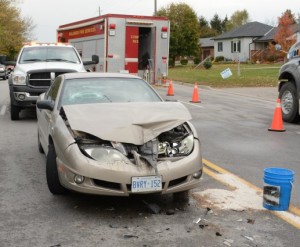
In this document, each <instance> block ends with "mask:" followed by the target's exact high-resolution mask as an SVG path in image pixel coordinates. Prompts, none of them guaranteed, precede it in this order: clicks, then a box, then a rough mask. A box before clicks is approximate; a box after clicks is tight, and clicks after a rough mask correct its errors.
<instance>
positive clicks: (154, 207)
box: [143, 201, 161, 214]
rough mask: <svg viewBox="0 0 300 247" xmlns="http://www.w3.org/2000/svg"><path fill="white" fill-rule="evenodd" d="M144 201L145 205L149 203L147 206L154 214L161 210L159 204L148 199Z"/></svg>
mask: <svg viewBox="0 0 300 247" xmlns="http://www.w3.org/2000/svg"><path fill="white" fill-rule="evenodd" d="M143 203H144V204H145V205H147V207H148V208H149V209H150V211H151V212H152V213H153V214H159V213H160V211H161V208H160V206H158V205H157V204H155V203H148V202H146V201H143Z"/></svg>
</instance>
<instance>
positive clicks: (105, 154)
mask: <svg viewBox="0 0 300 247" xmlns="http://www.w3.org/2000/svg"><path fill="white" fill-rule="evenodd" d="M81 150H83V151H84V154H86V155H87V156H88V157H90V158H92V159H94V160H97V161H99V162H101V163H104V164H117V163H119V164H120V163H126V164H130V163H131V162H130V161H129V159H128V158H127V157H126V156H124V155H123V154H122V153H121V152H120V151H118V150H116V149H114V148H111V147H101V146H81Z"/></svg>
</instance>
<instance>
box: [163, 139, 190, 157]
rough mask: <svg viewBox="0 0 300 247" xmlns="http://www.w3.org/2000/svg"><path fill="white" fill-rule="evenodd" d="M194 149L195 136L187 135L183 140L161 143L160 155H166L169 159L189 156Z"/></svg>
mask: <svg viewBox="0 0 300 247" xmlns="http://www.w3.org/2000/svg"><path fill="white" fill-rule="evenodd" d="M193 149H194V136H193V135H192V134H189V135H187V136H186V137H184V138H183V139H182V140H180V141H178V140H176V141H174V142H172V141H170V142H163V143H159V146H158V150H159V154H163V153H164V154H165V155H166V156H168V157H173V156H186V155H189V154H190V153H191V152H192V151H193Z"/></svg>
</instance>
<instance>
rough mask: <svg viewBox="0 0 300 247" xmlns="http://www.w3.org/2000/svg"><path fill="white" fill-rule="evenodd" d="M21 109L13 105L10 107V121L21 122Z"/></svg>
mask: <svg viewBox="0 0 300 247" xmlns="http://www.w3.org/2000/svg"><path fill="white" fill-rule="evenodd" d="M20 110H21V109H20V107H18V106H15V105H13V104H11V105H10V119H11V120H13V121H15V120H19V113H20Z"/></svg>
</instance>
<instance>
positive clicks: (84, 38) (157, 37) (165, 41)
mask: <svg viewBox="0 0 300 247" xmlns="http://www.w3.org/2000/svg"><path fill="white" fill-rule="evenodd" d="M57 39H58V42H67V43H70V44H72V45H73V46H75V47H76V49H77V50H78V52H79V54H81V56H82V59H83V60H84V59H85V58H90V57H91V56H92V55H94V54H95V55H98V56H99V64H97V65H92V66H90V67H89V68H87V69H88V70H90V71H98V72H127V73H131V74H136V75H138V76H140V77H142V78H144V79H146V80H147V81H149V82H150V83H157V82H160V80H161V79H162V78H163V77H166V76H167V74H168V57H169V39H170V22H169V20H168V19H167V18H165V17H157V16H134V15H118V14H107V15H103V16H98V17H94V18H90V19H86V20H81V21H77V22H73V23H69V24H65V25H61V26H59V28H58V29H57Z"/></svg>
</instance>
